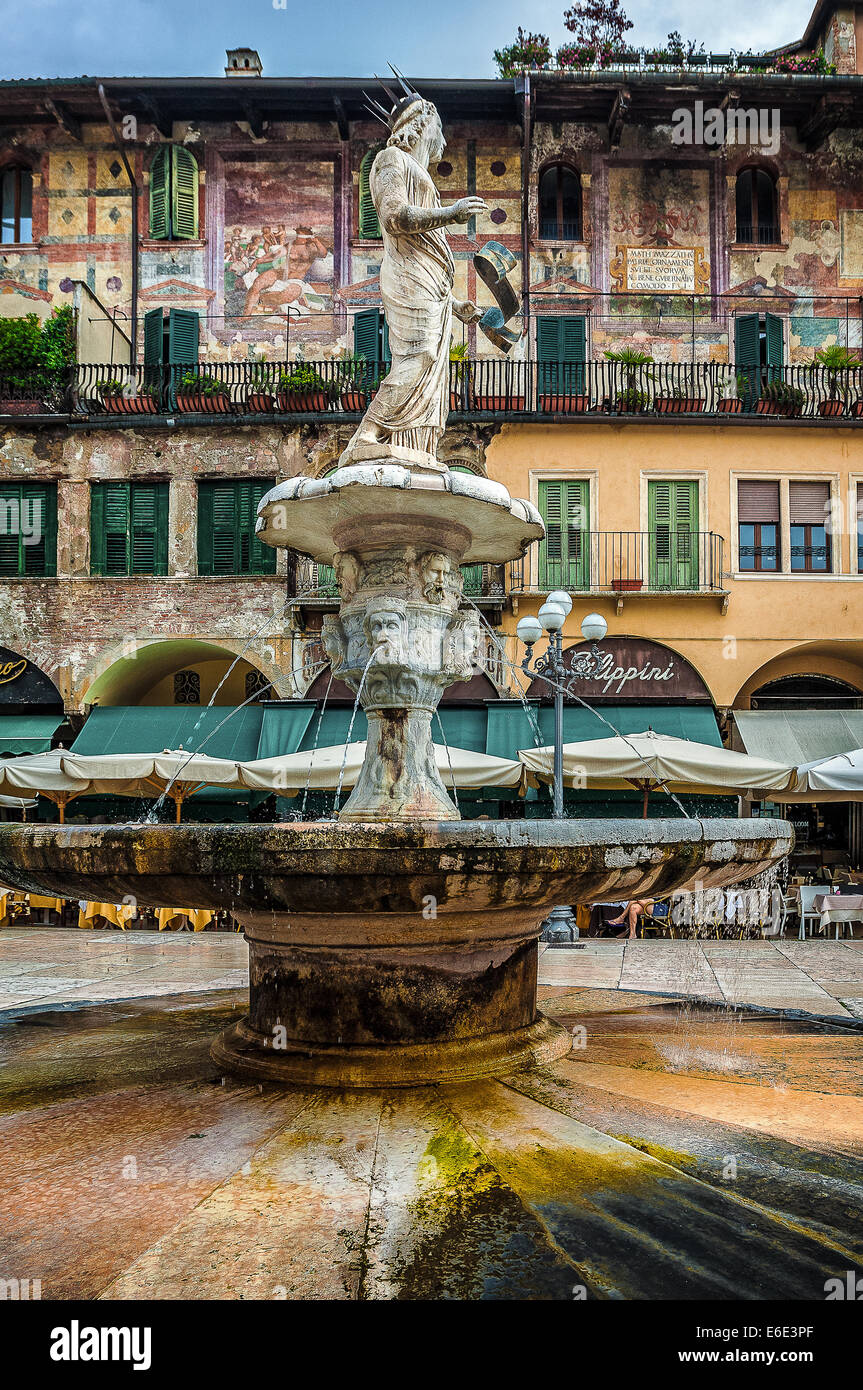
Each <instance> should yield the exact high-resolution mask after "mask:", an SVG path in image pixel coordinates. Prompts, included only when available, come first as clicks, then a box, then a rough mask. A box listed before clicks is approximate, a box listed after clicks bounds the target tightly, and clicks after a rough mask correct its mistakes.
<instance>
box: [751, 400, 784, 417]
mask: <svg viewBox="0 0 863 1390" xmlns="http://www.w3.org/2000/svg"><path fill="white" fill-rule="evenodd" d="M755 414H756V415H778V414H779V402H778V401H756V402H755Z"/></svg>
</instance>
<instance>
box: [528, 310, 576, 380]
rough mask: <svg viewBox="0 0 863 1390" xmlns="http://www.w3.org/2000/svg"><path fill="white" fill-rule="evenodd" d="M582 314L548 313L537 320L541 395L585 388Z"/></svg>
mask: <svg viewBox="0 0 863 1390" xmlns="http://www.w3.org/2000/svg"><path fill="white" fill-rule="evenodd" d="M585 345H586V335H585V327H584V318H583V317H581V316H576V315H568V314H567V315H561V316H559V317H558V316H557V315H548V316H543V317H542V318H538V319H537V321H536V360H537V362H538V363H539V389H540V393H541V394H543V395H560V396H573V395H578V394H579V393H581V392H583V391H584V362H585V356H586V350H585Z"/></svg>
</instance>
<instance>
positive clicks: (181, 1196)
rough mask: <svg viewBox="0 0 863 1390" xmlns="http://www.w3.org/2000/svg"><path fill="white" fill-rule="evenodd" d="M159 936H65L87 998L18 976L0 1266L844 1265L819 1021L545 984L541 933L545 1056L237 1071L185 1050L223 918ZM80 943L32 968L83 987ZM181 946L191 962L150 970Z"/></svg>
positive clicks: (690, 1287) (621, 1277) (375, 1286)
mask: <svg viewBox="0 0 863 1390" xmlns="http://www.w3.org/2000/svg"><path fill="white" fill-rule="evenodd" d="M40 935H41V936H43V937H46V936H51V937H53V938H54V940H55V945H56V938H57V937H58V936H61V935H63V936H66V937H72V938H74V937H75V934H74V933H56V932H55V933H40ZM100 935H101V936H103V937H107V936H109V934H108V933H103V934H100ZM110 935H111V936H112V937H113V940H115V941H116V939H117V938H116V936H114V934H110ZM13 936H18V937H26V938H27V942H28V943H29V946H28V949H29V950H32V951H36V942H35V934H34V933H27V932H20V933H3V935H2V938H0V945H2V947H3V948H4V952H3V963H4V965H5V966H6V967H7V968H9V967H10V966H11V964H12V963H13V962H14V959H15V951H14V949H9V948H10V947H13V946H14V943H13V942H12V937H13ZM81 937H84V934H83V933H81V934H80V936H79V938H78V939H80V938H81ZM163 940H164V938H163ZM178 940H179V939H177V938H175V939H174V941H171V942H170V944H168V943H167V942H166V943H165V946H164V950H163V951H162V952H161V953H160V955H159V960H158V962H156V957H154V956H153V955H152V953H151V956H150V957H149V961H150V965H151V966H153V965H154V963H155V969H153V970H149V968H148V966H147V965H146V963H145V962H146V960H147V959H148V958H147V957H146V956H144V955H143V953H142V954H139V950H140V949H141V948H140V943H138V942H136V941H134V940H132V938H131V937H130V938H129V939H128V940H127V942H126V943H122V944H121V945H120V946H118V947H117V952H116V953H115V954H113V955H112V954H111V953H110V951H108V953H107V954H105V955H102V952H103V949H104V948H103V944H102V943H99V942H96V941H95V940H94V938H90V948H91V949H92V948H93V947H94V946H95V949H96V950H97V951H98V952H99V954H100V959H102V960H103V962H104V963H105V968H106V969H107V966H108V965H110V966H112V967H116V969H115V970H114V973H113V974H111V975H109V976H105V977H104V978H103V979H102V981H101V983H102V984H103V985H104V986H105V987H106V988H113V989H116V990H117V994H115V995H114V996H113V1000H114V1002H107V999H108V998H109V997H110V996H109V997H106V996H103V1002H98V1001H97V1002H93V1003H87V1002H85V1000H86V997H87V996H86V993H85V994H84V995H83V996H82V997H78V998H72V999H66V1000H65V1001H64V999H63V997H62V996H63V995H64V993H65V992H66V991H68V989H69V986H68V985H62V986H61V987H60V989H59V990H57V991H55V992H54V993H53V994H51V995H46V994H45V993H42V994H39V993H38V992H34V993H31V994H30V995H27V989H28V988H33V976H31V977H30V978H29V979H28V980H26V981H22V980H21V977H20V975H19V976H18V985H17V986H16V991H17V994H16V996H13V997H16V998H17V1000H18V1002H17V1003H15V1004H12V1005H11V1006H10V1005H9V1004H7V1005H6V1008H5V1011H4V1012H2V1013H0V1209H2V1211H3V1212H4V1219H3V1225H2V1233H0V1275H2V1276H4V1277H6V1276H8V1275H9V1274H10V1273H11V1272H15V1271H17V1272H19V1273H20V1272H21V1271H23V1272H25V1273H26V1274H27V1275H29V1277H31V1278H41V1280H42V1295H43V1298H46V1299H56V1298H69V1297H81V1298H86V1299H95V1298H100V1297H104V1298H108V1299H115V1298H124V1299H135V1298H141V1297H156V1298H162V1299H187V1298H227V1299H271V1298H282V1297H288V1298H339V1299H393V1298H395V1299H415V1298H468V1299H476V1298H485V1299H516V1298H533V1299H555V1300H558V1299H566V1300H569V1299H572V1298H573V1297H582V1296H585V1297H587V1298H591V1299H593V1298H599V1299H608V1298H639V1299H672V1298H684V1299H686V1298H701V1297H706V1298H715V1299H735V1298H745V1299H766V1298H780V1299H790V1300H794V1299H820V1298H823V1291H824V1284H825V1282H826V1280H827V1279H829V1278H833V1277H836V1276H837V1275H838V1276H840V1277H843V1278H844V1276H845V1272H846V1271H847V1270H855V1271H857V1272H858V1273H861V1272H863V1232H861V1217H860V1213H861V1211H863V1084H861V1073H863V1066H861V1064H863V1031H861V1030H860V1029H859V1027H858V1026H856V1025H855V1023H854V1021H853V1020H851V1019H848V1018H847V1017H846V1018H838V1017H837V1019H836V1021H835V1022H818V1021H814V1020H813V1019H806V1018H799V1017H788V1016H782V1015H781V1014H780V1013H778V1012H776V1011H770V1010H769V1009H768V1007H767V1006H766V1005H762V1006H761V1007H759V1008H757V1009H745V1008H744V1009H736V1010H733V1011H729V1010H727V1009H725V1008H722V1007H719V1008H717V1007H716V1006H711V1005H705V1004H699V1003H696V1002H693V1001H686V1000H684V1001H681V1000H680V999H673V998H669V997H667V996H663V995H662V994H661V993H660V992H659V991H658V990H653V991H651V992H650V993H645V992H643V991H640V990H632V989H620V988H615V987H613V986H612V987H610V988H609V987H607V986H602V987H596V986H595V984H591V983H587V982H585V983H582V984H572V983H569V982H568V981H567V980H564V981H562V982H559V983H548V976H549V974H552V973H553V972H554V970H558V969H560V968H561V967H558V966H557V965H556V963H555V962H556V959H557V958H558V957H564V956H570V957H572V958H577V957H578V956H581V955H583V954H584V953H582V952H566V951H560V952H553V953H549V952H546V953H545V956H544V957H543V962H542V978H543V980H545V981H546V983H543V984H541V985H540V989H539V994H540V1002H541V1007H542V1008H543V1009H544V1010H546V1011H547V1012H549V1013H550V1014H552V1015H553V1016H554V1017H556V1018H557V1019H558V1020H559V1021H560V1022H561V1023H562V1024H564V1025H565V1026H566V1027H567V1028H568V1029H569V1030H570V1031H571V1032H572V1035H573V1047H572V1050H571V1052H570V1053H569V1054H568V1055H567V1056H566V1057H564V1058H562V1059H561V1060H560V1061H559V1062H557V1063H555V1064H553V1065H551V1066H546V1067H541V1068H534V1069H527V1070H523V1071H520V1072H517V1073H514V1074H513V1075H511V1076H507V1077H504V1078H500V1079H496V1080H486V1081H481V1082H474V1083H468V1084H464V1085H459V1086H438V1087H429V1088H419V1089H417V1090H409V1091H386V1092H385V1091H361V1092H339V1091H325V1090H316V1091H313V1090H301V1089H299V1088H280V1087H276V1086H270V1085H264V1086H263V1087H262V1088H258V1087H257V1086H246V1085H242V1084H239V1083H237V1082H234V1081H232V1080H231V1079H230V1078H223V1077H222V1075H221V1074H220V1072H219V1071H218V1070H217V1068H216V1066H215V1065H214V1063H213V1062H212V1061H211V1060H210V1058H209V1045H210V1042H211V1041H212V1039H213V1037H214V1035H215V1034H216V1033H217V1032H218V1031H219V1030H220V1029H221V1028H223V1027H225V1026H226V1025H227V1023H228V1022H229V1021H231V1020H232V1019H234V1018H236V1017H238V1016H239V1015H240V1014H241V1012H242V1010H243V1007H244V993H243V989H242V987H241V982H237V984H233V983H232V984H230V985H229V986H228V987H223V986H222V985H221V984H216V985H213V984H212V977H215V979H216V980H217V981H218V980H220V979H222V978H224V975H225V974H226V973H229V972H230V971H233V970H241V964H240V962H241V952H240V950H238V949H237V948H242V947H243V943H242V941H234V940H232V939H231V938H225V939H222V938H218V937H214V938H212V944H211V943H210V942H206V939H205V938H202V937H198V938H194V939H186V940H185V941H183V942H182V947H181V949H179V950H178V949H177V946H176V944H175V943H176V942H177V941H178ZM49 944H50V943H49V942H47V941H43V943H42V945H41V947H40V948H39V950H40V951H41V955H42V966H43V967H44V965H45V962H46V958H47V954H46V953H47V948H48V947H49ZM157 944H158V943H157ZM613 944H614V945H615V947H617V945H618V943H613ZM637 944H638V945H639V946H641V945H642V944H644V945H649V944H650V943H637ZM681 944H687V945H688V944H691V943H681ZM707 944H708V945H709V944H712V943H707ZM717 944H718V943H717ZM806 944H807V945H808V943H806ZM813 944H814V945H816V946H818V945H821V946H822V949H823V948H824V945H829V943H813ZM151 945H152V943H151ZM199 946H205V949H206V950H209V951H210V952H212V956H211V957H208V958H207V959H206V960H205V959H204V958H203V956H202V957H201V958H197V957H194V960H193V956H194V951H195V949H196V948H197V947H199ZM79 949H81V950H83V948H78V947H76V946H72V945H71V944H70V945H68V946H63V947H58V948H57V950H56V951H55V956H59V954H60V953H61V952H62V950H68V951H70V952H73V953H74V952H75V951H76V950H79ZM123 951H128V953H129V959H128V960H127V959H126V958H125V957H124V955H123V954H122V952H123ZM37 954H39V952H37ZM622 954H625V953H622ZM23 956H26V951H24V952H22V958H23ZM549 957H553V958H554V959H553V960H550V959H549ZM79 959H80V957H79ZM85 959H86V960H87V961H88V963H89V964H88V968H89V972H90V973H89V974H87V972H86V971H84V970H83V969H82V970H81V971H78V970H77V969H76V970H75V971H72V970H70V969H69V968H68V967H69V965H70V958H69V957H65V958H64V959H63V960H62V961H60V962H59V965H58V969H59V968H62V969H63V970H65V971H66V972H67V974H66V976H55V977H51V978H52V979H57V978H64V979H65V978H71V979H80V978H81V977H82V976H84V975H86V982H85V983H84V984H78V985H75V986H74V987H73V988H74V989H76V990H83V991H87V990H91V991H92V990H93V989H95V988H96V984H94V982H93V979H92V978H91V976H93V975H94V972H95V978H96V982H97V983H98V981H99V971H98V970H96V969H95V963H96V956H95V955H91V956H88V957H85ZM31 964H32V957H31ZM181 968H182V969H183V970H190V971H192V972H193V973H195V972H196V973H197V980H196V982H195V984H191V983H189V984H186V985H184V987H183V988H182V989H179V990H178V989H177V988H176V986H177V985H178V984H182V983H183V980H182V976H180V977H179V978H178V977H177V971H178V970H180V969H181ZM783 968H784V967H783ZM800 968H801V967H799V966H798V969H800ZM809 968H810V970H811V971H814V969H815V967H814V966H812V965H811V964H810V966H809ZM567 969H569V967H567ZM836 969H837V970H839V971H840V973H841V972H842V971H843V970H845V969H846V967H845V966H844V964H841V963H840V965H838V966H837V967H836ZM220 971H221V972H222V975H221V976H220V975H219V972H220ZM133 974H134V980H135V981H137V984H138V990H139V993H138V997H130V996H127V997H125V998H123V997H121V996H122V995H123V992H124V991H125V990H129V991H131V989H132V987H133V983H132V977H133ZM619 974H620V972H619ZM208 977H209V984H208ZM7 978H8V977H7ZM807 978H813V979H814V974H813V975H810V976H807ZM848 978H849V977H848V976H847V975H844V974H843V975H842V981H843V982H847V979H848ZM172 984H173V986H174V987H173V989H171V988H168V986H170V985H172ZM163 986H165V989H164V992H160V991H161V990H162V987H163ZM819 988H821V986H819ZM148 990H152V991H153V992H152V993H149V994H148V993H147V991H148ZM673 992H674V993H676V992H678V991H677V990H675V991H673ZM823 992H824V993H827V994H828V995H829V988H827V987H825V988H824V991H823ZM21 994H24V995H27V998H28V999H29V1000H31V1001H32V1002H31V1003H26V1002H22V1001H21V998H20V996H21ZM818 1012H819V1014H823V1013H824V1010H823V1009H821V1008H820V1007H819V1009H818Z"/></svg>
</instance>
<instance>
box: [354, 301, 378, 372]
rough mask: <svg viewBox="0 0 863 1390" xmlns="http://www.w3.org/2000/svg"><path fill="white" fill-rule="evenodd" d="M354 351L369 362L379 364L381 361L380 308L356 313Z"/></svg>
mask: <svg viewBox="0 0 863 1390" xmlns="http://www.w3.org/2000/svg"><path fill="white" fill-rule="evenodd" d="M354 352H355V353H356V355H357V356H358V357H364V358H365V359H366V361H367V362H369V363H374V364H375V365H377V363H378V362H379V361H380V355H381V335H380V309H363V310H362V311H361V312H360V313H359V314H354Z"/></svg>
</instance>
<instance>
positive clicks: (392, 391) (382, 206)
mask: <svg viewBox="0 0 863 1390" xmlns="http://www.w3.org/2000/svg"><path fill="white" fill-rule="evenodd" d="M382 109H383V108H380V107H379V108H378V110H379V111H381V110H382ZM386 119H387V124H388V126H389V128H390V129H391V132H392V133H391V135H390V137H389V140H388V141H387V144H386V148H385V149H383V150H381V152H380V153H379V154H378V156H377V158H376V159H375V161H374V164H373V165H372V169H371V174H370V177H369V188H370V191H371V195H372V200H373V202H374V205H375V210H376V212H377V214H378V219H379V221H380V225H381V233H382V236H383V243H384V254H383V261H382V263H381V276H380V281H381V299H382V300H383V306H384V314H385V317H386V321H387V328H388V330H389V345H390V351H391V353H392V365H391V366H390V369H389V371H388V372H387V375H386V376H385V377H384V379H383V381H382V382H381V385H380V388H379V390H378V391H377V394H376V395H375V396H374V398H373V400H372V401H371V403H370V405H369V407H368V409H367V410H366V413H365V415H364V416H363V419H362V421H361V423H360V425H359V428H358V429H357V431H356V433H355V434H354V436H353V438H352V439H351V441H350V443H349V444H348V446H347V448H346V450H345V451H344V453H343V454H342V459H341V463H342V466H344V465H346V464H349V463H354V462H360V461H365V460H368V459H379V458H381V457H382V455H384V456H386V457H387V458H389V459H391V460H395V461H398V462H400V463H405V464H407V465H408V466H409V467H411V466H413V467H425V468H433V469H440V468H441V465H440V464H439V463H438V462H437V447H438V443H439V441H440V438H441V436H442V434H443V432H444V428H445V426H446V419H447V413H448V410H449V348H450V336H451V325H452V315H453V314H455V316H456V317H457V318H459V319H461V321H462V322H463V323H472V322H474V321H478V320H479V319H480V318H481V311H480V310H479V309H478V308H477V306H476V304H474V303H473V302H472V301H471V300H467V301H461V300H457V299H454V298H453V294H452V287H453V276H454V269H455V267H454V262H453V257H452V252H451V251H450V248H449V245H448V243H447V238H446V234H445V232H444V228H445V227H448V226H451V225H453V224H460V225H462V226H463V225H464V224H465V223H466V222H468V221H469V220H470V218H472V217H476V216H477V215H478V214H479V213H481V212H484V211H485V210H486V204H485V202H484V201H483V199H482V198H475V197H470V198H459V200H458V202H456V203H453V204H452V205H451V206H450V207H442V206H441V201H440V197H439V196H438V192H437V189H436V188H435V186H434V183H433V182H432V178H431V175H430V174H429V172H428V167H429V163H430V161H432V160H434V161H435V162H437V160H439V159H440V158H441V156H442V155H443V151H444V148H445V146H446V141H445V140H444V136H443V129H442V126H441V119H440V116H439V114H438V111H437V108H436V107H435V106H434V104H433V103H432V102H430V101H425V100H423V98H422V97H420V96H418V95H417V94H416V93H415V92H414V93H409V94H408V95H407V96H406V97H404V98H402V99H401V100H399V101H397V102H396V104H395V106H394V107H393V109H392V111H391V112H389V113H388V115H387V117H386Z"/></svg>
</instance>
